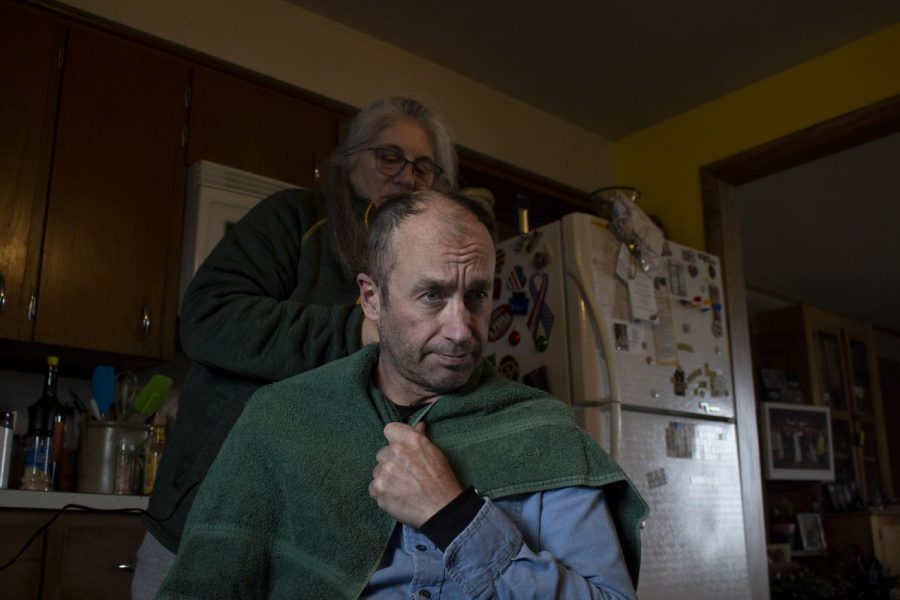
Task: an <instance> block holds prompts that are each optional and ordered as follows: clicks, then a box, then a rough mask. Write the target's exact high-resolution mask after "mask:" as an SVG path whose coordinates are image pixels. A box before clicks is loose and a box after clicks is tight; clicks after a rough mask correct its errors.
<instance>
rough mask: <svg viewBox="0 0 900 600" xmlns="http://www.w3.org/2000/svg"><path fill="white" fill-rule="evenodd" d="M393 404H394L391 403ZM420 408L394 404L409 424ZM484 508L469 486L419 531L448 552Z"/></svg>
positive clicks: (401, 419)
mask: <svg viewBox="0 0 900 600" xmlns="http://www.w3.org/2000/svg"><path fill="white" fill-rule="evenodd" d="M391 404H394V403H393V402H391ZM420 408H421V406H401V405H399V404H394V409H395V410H396V411H397V416H398V418H399V419H400V421H401V422H403V423H409V419H410V417H412V416H413V415H414V414H415V413H416V412H418V410H419V409H420ZM482 506H484V499H483V498H482V497H481V496H479V495H478V492H477V491H476V490H475V488H474V487H472V486H469V487H468V488H466V489H465V490H463V491H462V492H461V493H460V494H459V495H458V496H457V497H456V498H454V499H453V500H451V501H450V503H449V504H447V505H446V506H445V507H444V508H442V509H441V510H439V511H437V512H436V513H434V515H432V516H431V518H430V519H428V520H427V521H425V522H424V523H423V524H422V526H421V527H419V531H421V532H422V533H423V534H425V535H426V536H427V537H428V539H430V540H431V541H432V542H433V543H434V545H435V546H437V547H438V548H440V549H441V550H446V549H447V546H449V545H450V542H452V541H453V540H454V539H456V536H458V535H459V534H460V533H462V531H463V529H465V528H466V527H468V526H469V523H471V522H472V520H473V519H474V518H475V515H477V514H478V511H480V510H481V507H482Z"/></svg>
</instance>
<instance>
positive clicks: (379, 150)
mask: <svg viewBox="0 0 900 600" xmlns="http://www.w3.org/2000/svg"><path fill="white" fill-rule="evenodd" d="M366 152H371V153H373V154H374V155H375V168H376V169H378V172H379V173H381V174H382V175H388V176H390V177H393V176H394V175H396V174H397V173H399V172H400V171H402V170H403V169H405V168H406V165H412V168H413V176H414V177H415V178H416V181H417V182H418V183H419V185H420V186H421V187H424V188H430V187H431V186H433V185H434V184H435V182H436V181H437V180H438V179H439V178H440V176H441V174H442V173H443V172H444V170H443V169H442V168H440V167H439V166H438V165H437V164H435V162H434V161H433V160H431V159H430V158H424V157H422V158H417V159H416V160H407V159H406V157H405V156H403V154H402V153H401V152H398V151H397V150H394V149H393V148H385V147H383V146H379V147H375V148H366Z"/></svg>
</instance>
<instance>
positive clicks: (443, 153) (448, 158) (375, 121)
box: [323, 96, 457, 277]
mask: <svg viewBox="0 0 900 600" xmlns="http://www.w3.org/2000/svg"><path fill="white" fill-rule="evenodd" d="M402 121H412V122H414V123H416V124H417V125H419V126H420V127H421V128H422V130H423V131H424V132H425V135H426V136H427V137H428V142H429V143H430V144H431V148H432V150H433V151H434V162H436V163H437V164H438V166H439V167H441V169H443V171H444V172H443V174H442V175H441V177H440V179H438V181H437V182H435V185H434V189H436V190H439V191H444V192H454V191H456V188H457V159H456V149H455V148H454V147H453V142H452V141H451V139H450V133H449V132H448V131H447V128H446V127H445V126H444V124H443V122H442V121H441V120H440V118H438V116H437V114H436V113H435V112H434V111H433V110H432V109H431V108H429V107H428V106H426V105H425V104H422V103H421V102H419V101H417V100H412V99H410V98H399V97H394V96H392V97H389V98H382V99H380V100H376V101H374V102H372V103H371V104H369V106H367V107H366V108H364V109H363V110H362V111H360V112H359V114H357V115H356V117H355V118H354V119H353V122H352V123H351V124H350V128H349V130H348V131H347V136H346V138H345V140H344V142H343V143H342V144H341V145H340V146H339V147H338V148H337V150H335V151H334V154H333V155H332V156H331V160H329V162H328V168H329V171H328V177H327V179H326V181H325V186H324V189H323V194H324V197H325V208H326V211H327V213H328V230H329V232H330V236H331V243H332V247H333V248H334V251H335V254H336V255H337V257H338V260H339V261H340V264H341V267H342V269H343V270H344V273H345V274H346V275H347V276H348V277H354V276H355V275H356V274H357V273H359V272H360V271H362V270H363V268H364V265H365V253H366V228H365V225H364V224H363V223H362V221H361V220H360V218H359V217H358V216H357V211H356V210H354V201H353V198H354V190H353V185H352V184H351V182H350V174H351V173H352V172H353V168H354V167H355V166H356V162H357V161H358V160H359V153H360V152H362V151H364V150H366V149H367V148H370V147H372V145H373V144H374V143H375V139H376V138H378V136H379V135H380V134H381V132H382V131H384V130H385V129H387V128H388V127H391V126H393V125H395V124H397V123H399V122H402ZM367 200H370V199H369V198H367Z"/></svg>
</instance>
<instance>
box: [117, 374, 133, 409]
mask: <svg viewBox="0 0 900 600" xmlns="http://www.w3.org/2000/svg"><path fill="white" fill-rule="evenodd" d="M136 393H137V376H136V375H135V374H134V373H132V372H131V371H120V372H118V373H116V420H117V421H127V420H128V418H129V417H130V416H131V413H132V411H133V409H134V396H135V394H136Z"/></svg>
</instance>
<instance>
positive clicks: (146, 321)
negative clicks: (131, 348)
mask: <svg viewBox="0 0 900 600" xmlns="http://www.w3.org/2000/svg"><path fill="white" fill-rule="evenodd" d="M150 323H151V314H150V307H149V306H144V312H143V314H142V315H141V334H140V335H139V336H138V339H139V340H140V341H144V340H145V339H146V338H147V334H148V333H149V332H150Z"/></svg>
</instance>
